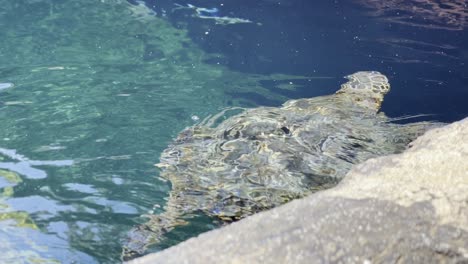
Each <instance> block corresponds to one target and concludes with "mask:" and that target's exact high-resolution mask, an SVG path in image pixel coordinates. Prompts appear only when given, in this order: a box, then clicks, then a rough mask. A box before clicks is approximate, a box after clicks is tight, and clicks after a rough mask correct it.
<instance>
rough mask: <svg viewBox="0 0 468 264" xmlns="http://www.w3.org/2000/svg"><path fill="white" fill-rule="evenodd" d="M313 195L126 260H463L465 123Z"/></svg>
mask: <svg viewBox="0 0 468 264" xmlns="http://www.w3.org/2000/svg"><path fill="white" fill-rule="evenodd" d="M410 146H411V147H410V148H409V149H408V150H406V151H405V152H403V153H402V154H397V155H390V156H386V157H381V158H376V159H370V160H368V161H366V162H364V163H362V164H360V165H357V166H355V167H354V168H353V169H352V170H351V171H350V172H349V173H348V174H347V175H346V177H345V179H344V180H343V181H342V182H341V183H340V184H339V185H338V186H337V187H336V188H333V189H329V190H326V191H322V192H320V193H316V194H312V195H310V196H308V197H306V198H303V199H299V200H296V201H293V202H291V203H288V204H286V205H283V206H281V207H278V208H275V209H272V210H270V211H267V212H262V213H259V214H256V215H253V216H251V217H248V218H246V219H243V220H241V221H239V222H237V223H233V224H231V225H228V226H226V227H224V228H221V229H218V230H214V231H211V232H208V233H205V234H202V235H200V236H199V237H197V238H192V239H190V240H188V241H185V242H182V243H181V244H179V245H177V246H174V247H172V248H169V249H167V250H164V251H162V252H159V253H155V254H151V255H148V256H145V257H142V258H139V259H135V260H134V261H132V262H130V263H167V264H170V263H396V262H398V263H466V262H468V203H467V201H468V162H467V161H468V118H465V119H464V120H462V121H459V122H456V123H453V124H451V125H447V126H445V127H442V128H437V129H433V130H430V131H429V132H427V133H425V134H424V135H423V136H421V137H420V138H418V139H416V140H415V141H414V142H412V143H411V145H410Z"/></svg>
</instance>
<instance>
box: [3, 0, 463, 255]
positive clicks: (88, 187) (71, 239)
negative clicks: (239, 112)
mask: <svg viewBox="0 0 468 264" xmlns="http://www.w3.org/2000/svg"><path fill="white" fill-rule="evenodd" d="M146 2H147V3H148V4H149V6H150V7H154V8H153V9H150V8H148V7H146V6H145V5H144V4H143V3H142V2H133V1H132V3H129V2H127V1H124V0H79V1H72V0H61V1H56V0H15V1H7V0H0V29H1V30H0V39H1V40H2V41H1V43H0V83H1V84H2V85H0V120H1V122H0V188H1V189H0V191H1V192H2V195H1V196H0V250H1V251H2V254H0V262H6V263H11V262H13V261H16V262H19V263H21V262H26V263H36V262H37V263H50V262H54V261H56V262H64V263H98V262H101V263H114V262H117V261H119V258H120V253H121V247H122V245H123V244H124V242H125V240H126V238H127V232H128V230H129V229H131V228H132V227H133V226H135V225H137V224H138V223H142V222H144V221H145V219H144V218H142V217H141V215H142V214H145V213H148V212H149V213H158V212H160V211H161V210H162V207H163V206H164V204H165V198H166V197H167V195H168V191H169V190H170V184H169V183H167V182H164V181H162V180H160V179H159V178H158V171H157V170H156V168H155V167H154V164H155V163H156V162H158V159H159V155H160V153H161V151H162V150H163V149H164V148H165V147H166V146H167V144H168V143H169V142H170V141H171V139H172V138H173V137H175V136H176V135H177V133H178V132H179V131H181V130H182V129H183V128H184V127H186V126H189V125H192V124H194V123H195V122H196V121H197V119H203V118H205V117H207V116H208V115H212V114H215V113H217V112H219V111H220V110H221V109H223V108H225V107H229V106H257V105H278V104H280V103H282V102H284V101H286V100H287V99H288V98H297V97H310V96H317V95H322V94H329V93H331V92H334V91H335V90H336V89H337V87H338V85H339V83H340V82H342V79H341V76H343V75H346V74H349V73H351V72H354V71H357V70H363V69H364V70H368V69H370V68H371V69H375V70H381V71H382V72H384V73H386V74H388V75H389V76H390V78H391V80H392V81H394V82H392V83H396V84H397V85H395V87H397V88H395V89H394V91H393V92H392V93H391V94H390V95H389V100H388V104H384V110H385V111H387V112H389V113H390V114H392V115H393V116H399V115H405V114H418V113H431V114H435V115H437V116H438V117H440V118H438V119H439V120H441V121H453V120H455V119H459V118H461V117H463V116H464V115H466V114H467V113H468V109H467V107H466V102H465V100H464V99H463V98H466V97H464V96H465V95H467V94H466V93H467V91H466V80H467V79H466V78H467V76H466V72H464V70H466V64H465V62H466V56H467V55H466V54H468V52H467V51H466V50H465V51H460V52H459V51H458V49H457V45H460V46H462V44H463V43H464V42H463V41H465V40H464V38H457V39H456V40H455V43H452V44H451V46H450V45H448V46H444V45H443V44H441V43H438V44H433V45H432V44H430V45H427V43H426V42H423V41H422V40H421V41H420V42H411V41H402V40H401V39H399V38H398V36H400V37H401V35H398V34H399V33H398V34H397V33H395V32H392V33H389V32H388V31H386V30H382V28H380V27H379V26H375V28H374V29H372V30H370V32H374V33H375V32H383V34H386V36H387V38H380V35H378V34H377V35H372V34H370V36H368V39H367V41H368V42H357V43H358V44H357V46H353V45H351V44H352V43H354V42H356V39H353V38H354V36H355V34H354V33H350V35H347V34H348V33H346V34H344V35H339V36H340V37H343V38H344V39H345V41H341V40H340V39H338V35H337V32H341V31H342V28H341V27H342V24H339V26H336V25H332V24H327V25H325V24H320V23H318V22H317V23H316V21H315V22H314V21H312V20H313V19H315V18H317V16H309V15H308V16H305V15H304V16H296V15H294V13H290V12H289V11H290V10H289V9H288V10H289V11H288V12H289V13H287V14H292V15H291V17H295V18H297V19H304V21H308V22H307V23H309V22H310V23H311V25H312V24H313V25H314V26H313V27H310V28H307V27H304V28H300V27H294V28H291V31H290V33H289V35H288V34H286V35H288V36H286V37H282V38H277V39H268V36H275V37H276V36H277V34H280V33H281V32H283V33H284V32H286V31H285V29H284V28H285V27H286V25H287V24H288V23H292V24H294V23H296V22H297V21H296V20H294V19H293V20H291V21H289V22H288V23H286V22H285V24H282V23H279V20H277V19H275V17H279V15H281V14H282V13H281V12H282V11H284V10H285V9H274V8H273V7H272V12H273V11H274V12H273V14H274V16H270V18H269V19H270V20H269V21H268V20H267V19H265V17H266V16H267V15H266V13H265V12H263V11H264V10H263V9H259V6H258V5H260V4H264V5H265V6H273V5H274V3H275V1H268V0H265V1H258V2H255V3H256V4H255V5H254V4H251V5H254V6H251V8H250V9H249V8H247V7H249V6H248V4H246V3H244V4H245V5H246V6H247V7H246V9H245V10H244V9H242V8H238V9H235V8H234V7H235V6H236V5H234V4H232V3H228V4H226V8H228V7H230V8H233V11H232V12H226V14H227V15H230V16H234V17H235V16H240V17H243V18H245V19H249V20H251V21H252V23H245V24H239V25H227V26H226V25H216V24H215V21H211V20H209V19H200V18H199V17H194V16H193V12H192V11H193V10H191V9H184V10H177V11H176V12H171V10H170V8H173V7H174V3H173V2H172V1H160V2H161V5H162V4H164V5H165V6H164V8H163V7H161V6H155V5H156V4H157V1H146ZM233 2H234V1H233ZM241 2H242V1H241ZM250 2H252V1H250ZM335 2H336V1H335ZM369 2H372V1H369ZM298 3H301V2H300V1H291V4H290V5H286V7H288V6H289V8H291V6H293V5H295V4H298ZM180 4H184V5H185V3H182V2H181V3H180ZM215 4H216V5H217V6H219V3H215V1H209V3H208V2H207V3H206V5H207V7H212V6H215ZM257 4H258V5H257ZM239 6H242V5H240V4H239ZM219 7H220V8H221V6H219ZM275 8H276V5H275ZM281 8H284V7H283V6H281ZM367 8H369V7H367ZM312 10H313V9H311V11H310V12H312ZM320 10H321V9H320ZM320 10H319V11H314V12H319V13H320V12H322V13H323V12H329V13H330V14H336V12H335V11H336V10H335V9H331V10H328V9H327V8H325V9H323V10H325V11H320ZM340 10H341V9H340ZM366 10H367V9H366ZM254 11H255V12H258V13H255V12H254ZM260 11H262V12H260ZM190 12H192V13H190ZM340 12H342V10H341V11H340ZM260 13H261V14H262V16H263V19H262V17H261V16H260V15H259V14H260ZM305 13H306V12H305ZM307 14H310V13H307ZM317 15H319V14H317ZM355 16H357V17H360V16H361V15H355ZM306 17H307V18H306ZM350 17H353V16H352V15H351V16H350ZM331 18H333V19H335V18H336V19H338V18H339V19H340V21H341V20H342V15H341V14H340V15H339V16H338V15H337V16H336V17H333V16H326V15H323V17H318V18H317V19H319V20H320V19H324V20H326V19H331ZM268 22H271V23H268ZM273 22H274V23H273ZM361 22H362V21H361ZM361 22H360V23H361ZM301 23H302V22H301ZM340 23H344V22H340ZM346 23H347V22H346ZM362 23H364V22H362ZM294 25H296V24H294ZM325 29H326V30H325ZM424 30H425V31H421V32H420V33H421V36H423V35H424V36H426V35H425V34H428V32H427V29H424ZM444 30H445V29H444ZM457 30H458V31H457ZM265 32H266V33H265ZM444 32H445V33H446V34H448V35H449V36H450V37H452V36H453V34H459V35H460V34H462V33H459V32H464V31H459V29H456V30H452V29H449V30H446V31H444ZM447 32H448V33H447ZM361 33H362V32H361ZM308 34H309V35H314V36H315V35H316V36H318V37H322V35H323V34H325V35H324V38H325V40H323V41H322V42H320V41H318V40H317V39H314V41H315V42H316V45H318V46H313V45H312V44H313V43H312V44H311V43H309V42H307V43H306V42H299V41H298V42H297V43H303V44H301V45H299V44H298V45H296V42H294V45H293V44H291V43H289V44H288V43H287V41H286V40H291V39H294V38H296V37H299V38H303V39H307V41H309V39H312V38H309V35H308ZM327 34H328V35H327ZM362 34H364V33H362ZM362 34H361V35H360V36H359V37H361V38H365V36H362ZM379 34H380V33H379ZM405 34H406V33H405ZM281 35H282V36H284V34H281ZM255 36H257V39H255ZM444 36H445V35H442V36H441V37H442V38H444ZM260 37H262V38H263V40H262V41H260V40H259V38H260ZM426 37H427V36H426ZM426 37H424V38H426ZM421 38H422V37H421ZM370 39H372V41H374V40H378V41H379V42H378V43H380V44H379V45H374V44H375V43H374V42H372V41H371V40H370ZM460 39H461V41H460ZM227 40H229V41H227ZM347 41H348V42H347ZM315 42H314V43H315ZM229 43H231V45H230V44H229ZM304 43H306V44H304ZM369 43H373V44H372V45H374V46H372V45H371V44H369ZM388 43H390V44H391V45H390V46H391V47H393V48H395V47H396V48H397V49H403V50H404V52H406V53H408V54H409V53H411V52H413V53H411V56H416V58H413V57H411V56H410V58H409V60H410V62H408V60H406V61H403V60H399V59H400V58H399V57H398V58H396V57H391V58H389V57H388V56H390V55H389V54H393V55H394V54H395V51H394V50H390V49H389V48H388V47H389V46H388V45H387V46H386V44H388ZM460 43H461V44H460ZM290 44H291V45H290ZM258 45H260V46H262V47H264V48H263V49H260V48H258V47H260V46H258ZM276 45H279V46H276ZM288 45H290V46H288ZM295 45H296V46H295ZM314 45H315V44H314ZM342 45H343V46H342ZM431 45H432V46H431ZM408 47H409V50H408ZM418 47H422V49H419V48H418ZM439 49H442V50H443V51H444V52H445V55H443V54H442V55H441V53H440V52H439ZM299 51H300V52H301V53H299V55H293V54H296V53H298V52H299ZM306 51H307V52H306ZM417 52H421V53H417ZM252 53H255V54H252ZM370 53H371V54H372V55H374V56H373V57H372V58H371V57H369V56H368V54H370ZM397 53H399V54H402V53H401V52H400V50H397ZM333 54H335V55H336V57H333V56H334V55H333ZM348 54H353V55H352V56H351V55H350V56H348ZM363 54H364V55H365V56H364V55H363ZM403 54H405V53H403ZM393 55H392V56H393ZM408 56H409V55H408ZM418 56H419V57H418ZM307 58H310V59H307ZM423 58H424V59H423ZM454 58H455V59H454ZM416 59H417V60H419V62H420V63H419V64H418V63H414V61H415V60H416ZM411 60H412V61H413V62H411ZM384 61H385V63H384ZM389 61H390V62H389ZM408 65H413V66H414V65H417V66H415V67H413V66H411V67H413V68H408V67H409V66H408ZM330 69H333V70H330ZM408 69H410V71H408ZM398 71H400V74H396V73H397V72H398ZM409 72H412V74H413V75H411V78H410V77H409V76H410V74H409ZM405 74H406V75H405ZM411 80H412V81H414V80H416V82H411ZM408 81H409V82H408ZM398 82H400V83H398ZM441 82H442V83H441ZM7 83H8V85H7ZM10 83H11V84H12V85H10ZM398 87H401V88H400V89H399V88H398ZM410 87H411V88H413V87H414V89H412V90H411V93H408V92H407V90H405V89H409V88H410ZM447 87H450V90H447V89H448V88H447ZM440 88H441V89H440ZM447 91H449V92H447ZM421 95H423V96H421ZM442 95H443V96H442ZM449 102H453V103H449ZM216 224H217V223H213V222H212V220H210V219H206V218H203V217H200V218H196V219H194V220H192V224H191V225H188V226H185V227H182V228H179V229H176V230H175V231H174V232H171V234H169V236H168V237H169V240H168V241H165V242H164V244H163V245H159V246H156V248H153V250H159V249H160V248H164V247H167V246H169V245H172V244H175V243H177V242H180V241H182V240H184V239H187V238H188V237H191V236H193V235H195V234H197V233H199V232H202V231H205V230H209V229H211V228H213V227H214V226H216Z"/></svg>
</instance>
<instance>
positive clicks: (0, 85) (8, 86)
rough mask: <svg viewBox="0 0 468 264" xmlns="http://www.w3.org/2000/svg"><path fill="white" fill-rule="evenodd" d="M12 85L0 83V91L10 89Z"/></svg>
mask: <svg viewBox="0 0 468 264" xmlns="http://www.w3.org/2000/svg"><path fill="white" fill-rule="evenodd" d="M13 86H14V84H13V83H8V82H7V83H0V91H1V90H3V89H8V88H11V87H13Z"/></svg>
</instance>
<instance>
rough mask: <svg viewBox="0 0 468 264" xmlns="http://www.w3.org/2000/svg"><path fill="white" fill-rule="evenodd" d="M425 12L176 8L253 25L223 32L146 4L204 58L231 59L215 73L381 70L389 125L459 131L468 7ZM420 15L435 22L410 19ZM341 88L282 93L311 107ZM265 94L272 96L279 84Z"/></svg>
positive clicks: (299, 3)
mask: <svg viewBox="0 0 468 264" xmlns="http://www.w3.org/2000/svg"><path fill="white" fill-rule="evenodd" d="M427 2H429V3H431V5H429V4H421V3H420V2H419V4H418V1H406V2H405V1H402V3H398V1H386V2H385V3H380V2H379V1H372V0H368V1H366V0H362V1H359V0H354V1H338V0H335V1H325V0H323V1H305V0H290V1H280V0H278V1H273V0H272V1H269V0H260V1H249V0H238V1H215V0H209V1H177V3H178V4H181V5H185V4H187V3H190V4H193V5H196V6H200V7H206V8H214V7H216V8H218V10H219V12H218V15H219V16H232V17H240V18H246V19H249V20H252V21H253V22H254V23H252V24H235V25H226V26H223V25H216V24H215V23H213V22H212V21H208V20H206V19H200V18H198V17H196V16H193V14H194V13H193V12H190V11H180V10H176V11H170V10H171V9H173V8H174V1H167V0H163V1H151V0H150V1H146V3H147V4H148V6H151V7H153V9H154V10H155V11H156V12H158V13H159V14H164V15H166V16H167V17H168V18H169V19H170V21H171V22H172V23H173V24H174V25H176V26H178V27H185V28H187V29H188V30H189V35H190V37H191V39H192V40H193V41H194V42H195V43H197V44H198V45H199V46H200V47H201V48H203V49H204V50H205V51H207V52H210V53H214V54H221V55H222V56H223V57H222V58H219V59H213V61H212V63H220V64H223V65H227V66H228V67H229V68H231V69H233V70H236V71H241V72H248V73H262V74H269V73H288V74H296V75H321V76H332V77H337V76H344V75H346V74H349V73H352V72H355V71H359V70H377V71H381V72H382V73H384V74H386V75H387V76H388V77H389V78H390V81H391V84H392V92H391V93H390V94H389V95H388V97H387V98H386V102H385V103H384V106H383V111H384V112H386V113H387V114H389V115H391V116H402V115H413V114H420V113H424V114H433V115H434V116H435V118H436V119H438V120H441V121H444V122H452V121H455V120H459V119H462V118H463V117H465V116H467V115H468V103H467V102H466V100H467V99H468V66H467V62H468V36H467V29H466V25H467V23H468V22H467V19H468V15H467V8H466V3H465V2H464V1H451V2H453V3H454V5H456V7H457V8H461V9H460V10H454V8H453V6H447V5H444V4H443V3H442V2H440V1H427ZM413 6H416V7H418V8H421V9H422V10H424V12H429V13H421V12H419V13H418V12H415V11H414V10H413V11H412V7H413ZM439 9H440V10H439ZM415 10H417V8H415ZM163 11H165V12H163ZM431 12H432V13H431ZM431 14H432V15H431ZM258 23H261V25H256V24H258ZM206 32H208V34H206ZM340 82H341V80H338V79H332V80H320V81H315V82H314V83H313V84H310V83H303V84H302V86H301V87H300V88H299V89H297V91H293V92H291V91H287V90H285V91H284V90H283V91H281V90H276V91H275V92H279V93H283V94H285V95H286V96H288V97H290V98H301V97H312V96H317V89H318V87H321V88H325V89H330V90H327V91H326V92H332V91H334V90H335V89H336V87H337V85H339V83H340ZM265 86H270V89H274V83H270V84H269V83H265ZM237 96H240V97H246V98H250V99H251V100H253V101H255V102H256V103H258V104H261V105H277V104H278V103H280V102H277V101H269V100H267V99H266V98H261V97H258V96H255V95H252V94H238V95H237Z"/></svg>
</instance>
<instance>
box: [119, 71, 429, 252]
mask: <svg viewBox="0 0 468 264" xmlns="http://www.w3.org/2000/svg"><path fill="white" fill-rule="evenodd" d="M347 78H348V79H349V81H348V82H346V83H344V84H343V85H342V86H341V89H339V90H338V91H337V92H336V93H335V94H333V95H328V96H321V97H315V98H309V99H299V100H291V101H288V102H286V103H285V104H284V105H283V106H282V107H279V108H275V107H259V108H255V109H248V110H245V111H244V112H242V113H240V114H238V115H235V116H232V117H230V118H228V119H226V120H225V121H223V122H221V123H220V124H218V125H216V126H214V124H216V123H217V121H218V119H219V118H221V117H222V116H223V115H224V113H220V114H218V115H217V116H215V117H213V118H211V119H209V120H205V121H204V122H202V123H201V124H199V125H196V126H193V127H189V128H187V129H185V130H184V131H182V132H181V133H180V134H179V136H178V138H177V139H176V140H175V142H174V143H173V144H172V145H170V146H169V147H168V148H167V149H166V150H165V151H164V152H163V153H162V155H161V159H160V163H159V164H157V166H158V167H160V168H162V172H161V177H163V178H165V179H167V180H169V181H170V182H171V184H172V191H171V193H170V196H169V200H168V202H167V205H166V207H165V212H164V213H162V214H161V215H150V216H148V217H149V218H150V220H149V221H148V222H147V223H145V224H144V225H142V226H139V227H137V228H135V229H134V230H133V231H132V232H131V234H130V239H129V243H128V244H127V245H126V247H125V252H124V256H125V257H132V256H134V255H137V254H142V253H143V252H144V251H145V249H146V247H147V246H148V245H149V244H152V243H156V242H158V241H160V240H161V239H162V238H163V235H164V233H166V232H168V231H170V230H171V229H173V228H174V227H175V226H178V225H181V224H184V223H185V222H184V221H183V220H182V219H183V217H184V216H185V215H187V214H191V213H196V212H202V213H204V214H206V215H208V216H212V217H217V218H219V219H221V220H222V221H226V222H231V221H235V220H238V219H241V218H244V217H246V216H248V215H251V214H254V213H257V212H260V211H263V210H266V209H270V208H273V207H275V206H278V205H281V204H284V203H286V202H288V201H290V200H293V199H296V198H301V197H304V196H305V195H307V194H310V193H312V192H315V191H318V190H322V189H327V188H330V187H332V186H334V185H335V184H336V183H338V182H339V181H340V180H341V179H342V178H343V177H344V175H345V174H346V173H347V172H348V170H349V169H350V168H351V166H352V165H353V164H357V163H360V162H363V161H365V160H367V159H369V158H372V157H377V156H381V155H388V154H393V153H398V152H401V151H403V150H404V149H405V148H406V145H407V144H408V143H409V142H410V141H411V140H413V139H415V138H416V137H417V136H418V135H421V134H422V133H423V132H425V131H426V130H427V129H428V128H430V127H434V126H437V125H438V124H435V123H431V122H420V123H412V124H407V125H400V124H395V123H392V119H390V118H388V117H387V116H385V115H384V114H383V113H379V112H378V111H379V109H380V106H381V103H382V101H383V99H384V96H385V94H387V93H388V91H389V90H390V85H389V83H388V79H387V78H386V77H385V76H384V75H382V74H381V73H379V72H357V73H354V74H352V75H349V76H347Z"/></svg>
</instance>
